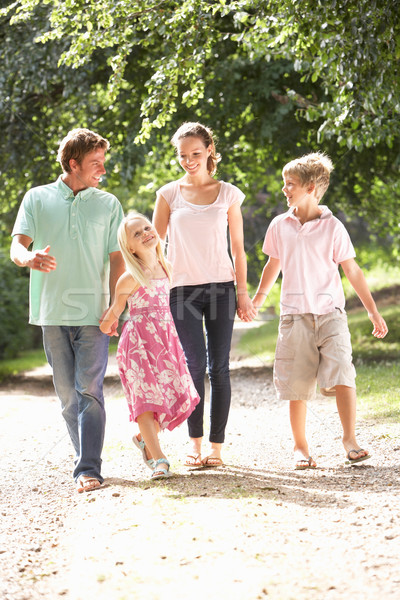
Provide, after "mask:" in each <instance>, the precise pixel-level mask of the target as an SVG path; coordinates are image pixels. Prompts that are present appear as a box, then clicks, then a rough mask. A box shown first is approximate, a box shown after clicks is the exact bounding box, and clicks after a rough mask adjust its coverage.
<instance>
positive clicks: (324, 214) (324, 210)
mask: <svg viewBox="0 0 400 600" xmlns="http://www.w3.org/2000/svg"><path fill="white" fill-rule="evenodd" d="M320 208H322V213H321V214H320V216H319V218H318V219H313V220H314V221H319V220H320V219H329V217H331V216H332V211H331V210H330V209H329V208H328V207H327V206H325V205H323V204H321V206H320ZM286 218H287V219H294V220H295V221H298V222H299V219H298V217H297V216H296V214H295V212H294V208H289V210H288V211H287V213H286ZM307 222H308V223H312V221H307Z"/></svg>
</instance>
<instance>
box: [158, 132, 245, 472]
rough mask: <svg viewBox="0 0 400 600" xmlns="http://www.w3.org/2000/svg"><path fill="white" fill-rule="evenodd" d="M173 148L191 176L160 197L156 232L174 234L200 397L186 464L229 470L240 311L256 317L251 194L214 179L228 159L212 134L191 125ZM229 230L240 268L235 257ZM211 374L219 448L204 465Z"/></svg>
mask: <svg viewBox="0 0 400 600" xmlns="http://www.w3.org/2000/svg"><path fill="white" fill-rule="evenodd" d="M171 141H172V144H173V145H174V146H175V149H176V151H177V156H178V159H179V164H180V165H181V167H182V168H183V170H184V171H185V174H184V176H183V177H182V178H181V179H179V180H177V181H172V182H170V183H168V184H167V185H165V186H163V187H162V188H161V189H160V190H158V192H157V201H156V205H155V210H154V225H155V228H156V229H157V232H158V234H159V236H160V237H161V239H165V238H166V236H167V233H168V260H169V261H170V262H171V263H172V271H173V280H172V289H171V296H170V306H171V312H172V315H173V317H174V321H175V325H176V329H177V331H178V334H179V338H180V340H181V343H182V346H183V349H184V351H185V355H186V360H187V364H188V367H189V371H190V373H191V375H192V378H193V381H194V384H195V387H196V389H197V391H198V393H199V396H200V403H199V404H198V405H197V407H196V408H195V410H194V411H193V413H192V414H191V415H190V417H189V419H188V425H189V436H190V439H191V444H192V450H191V452H190V453H189V454H188V456H187V459H186V463H185V464H186V466H189V467H198V466H212V467H218V466H220V465H222V464H223V462H222V458H221V450H222V444H223V442H224V439H225V427H226V423H227V420H228V414H229V407H230V400H231V386H230V375H229V353H230V347H231V340H232V330H233V322H234V318H235V312H236V306H237V310H238V315H239V317H240V318H241V319H243V320H244V321H251V320H252V319H253V318H254V316H255V314H256V311H255V309H254V307H253V305H252V302H251V300H250V298H249V296H248V293H247V287H246V280H247V263H246V254H245V251H244V244H243V220H242V214H241V210H240V205H241V203H242V202H243V199H244V194H243V193H242V192H241V191H240V190H239V189H238V188H237V187H235V186H234V185H232V184H230V183H226V182H224V181H218V180H217V179H214V178H213V175H214V174H215V172H216V168H217V163H218V162H219V160H220V156H219V155H218V154H216V151H215V144H214V140H213V136H212V131H211V130H210V129H209V128H208V127H205V126H204V125H201V124H200V123H184V124H183V125H182V126H181V127H180V128H179V129H178V131H177V132H176V133H175V134H174V136H173V138H172V140H171ZM227 226H228V227H229V234H230V248H231V253H232V257H233V262H234V265H233V264H232V260H231V258H230V256H229V251H228V240H227ZM235 279H236V284H237V301H236V292H235ZM203 321H204V326H205V333H206V339H204V332H203ZM207 367H208V376H209V379H210V391H211V393H210V403H211V410H210V421H211V423H210V436H209V440H210V444H211V448H210V451H209V453H208V454H207V456H205V457H204V458H202V453H201V445H202V440H203V414H204V378H205V373H206V368H207Z"/></svg>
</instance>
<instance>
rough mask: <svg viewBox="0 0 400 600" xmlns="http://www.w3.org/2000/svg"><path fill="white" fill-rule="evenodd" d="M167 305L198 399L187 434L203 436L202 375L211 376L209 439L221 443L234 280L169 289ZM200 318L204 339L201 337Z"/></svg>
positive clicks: (226, 404)
mask: <svg viewBox="0 0 400 600" xmlns="http://www.w3.org/2000/svg"><path fill="white" fill-rule="evenodd" d="M170 307H171V312H172V316H173V317H174V322H175V327H176V329H177V332H178V335H179V339H180V341H181V344H182V347H183V350H184V352H185V356H186V361H187V365H188V368H189V371H190V374H191V376H192V379H193V383H194V385H195V387H196V390H197V392H198V394H199V396H200V402H199V404H198V405H197V406H196V408H195V409H194V411H193V412H192V414H191V415H190V417H189V419H188V426H189V436H190V437H192V438H198V437H203V415H204V377H205V374H206V368H207V367H208V377H209V379H210V390H211V393H210V421H211V423H210V438H209V439H210V442H216V443H222V442H223V441H224V439H225V427H226V423H227V421H228V415H229V408H230V403H231V382H230V374H229V353H230V349H231V341H232V330H233V322H234V318H235V313H236V291H235V286H234V284H233V281H229V282H227V283H209V284H204V285H188V286H182V287H175V288H173V289H172V290H171V297H170ZM203 320H204V327H205V334H206V339H204V329H203Z"/></svg>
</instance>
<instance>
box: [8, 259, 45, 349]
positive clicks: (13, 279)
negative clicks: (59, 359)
mask: <svg viewBox="0 0 400 600" xmlns="http://www.w3.org/2000/svg"><path fill="white" fill-rule="evenodd" d="M0 297H1V303H0V331H1V337H0V359H2V358H13V357H14V356H16V355H17V354H18V353H19V352H20V351H22V350H28V349H30V348H33V347H35V346H37V345H39V343H40V342H39V340H40V339H41V332H40V328H38V327H35V326H34V325H29V324H28V314H29V270H28V269H21V268H19V267H17V266H16V265H14V264H13V263H12V262H11V260H10V257H9V255H8V253H6V251H5V250H2V251H0Z"/></svg>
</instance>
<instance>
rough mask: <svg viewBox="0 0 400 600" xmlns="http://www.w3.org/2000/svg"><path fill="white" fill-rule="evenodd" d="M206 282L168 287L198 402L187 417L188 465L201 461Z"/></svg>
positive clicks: (205, 361) (172, 310)
mask: <svg viewBox="0 0 400 600" xmlns="http://www.w3.org/2000/svg"><path fill="white" fill-rule="evenodd" d="M204 287H205V286H186V287H177V288H173V289H172V290H171V297H170V307H171V312H172V316H173V318H174V322H175V327H176V330H177V332H178V335H179V339H180V342H181V344H182V347H183V350H184V353H185V357H186V361H187V365H188V369H189V372H190V375H191V376H192V379H193V383H194V386H195V388H196V390H197V393H198V394H199V396H200V402H199V403H198V405H197V406H196V408H195V409H194V411H193V412H192V414H191V415H190V417H189V418H188V428H189V437H190V441H191V445H192V450H191V452H190V454H188V456H187V458H186V465H187V466H200V465H201V444H202V441H203V419H204V394H205V387H204V378H205V374H206V366H207V355H206V345H205V341H204V331H203V302H204V300H203V298H204Z"/></svg>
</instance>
